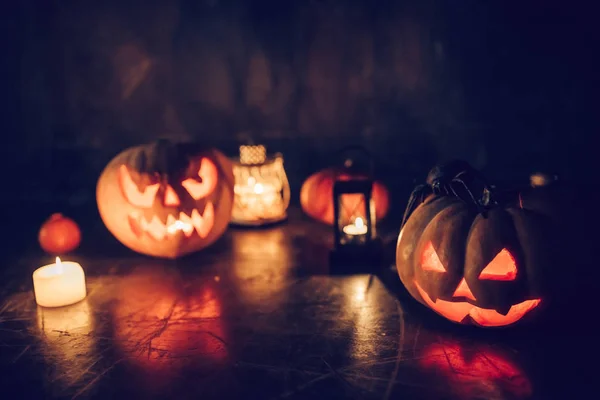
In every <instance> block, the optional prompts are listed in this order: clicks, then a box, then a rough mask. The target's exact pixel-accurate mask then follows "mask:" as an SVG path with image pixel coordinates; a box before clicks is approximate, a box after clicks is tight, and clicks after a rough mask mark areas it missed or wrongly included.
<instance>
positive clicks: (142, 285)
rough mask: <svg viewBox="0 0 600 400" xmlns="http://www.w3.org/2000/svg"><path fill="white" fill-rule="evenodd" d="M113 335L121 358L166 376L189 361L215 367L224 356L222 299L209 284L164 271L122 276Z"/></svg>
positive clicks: (145, 369) (164, 377)
mask: <svg viewBox="0 0 600 400" xmlns="http://www.w3.org/2000/svg"><path fill="white" fill-rule="evenodd" d="M119 295H120V298H119V302H118V304H117V306H116V308H115V314H114V317H115V323H114V325H115V338H116V341H117V343H118V345H119V348H120V349H121V351H122V352H123V353H124V355H125V357H126V359H127V360H128V361H129V362H131V363H132V364H134V365H137V366H139V367H141V368H142V369H143V371H145V372H147V373H151V374H152V375H153V377H157V378H158V379H159V380H160V379H161V378H163V379H167V378H168V376H167V375H169V374H176V373H177V370H180V369H181V368H182V367H185V365H187V364H188V363H194V364H195V365H197V364H202V363H206V364H207V365H212V366H214V365H215V364H218V363H220V362H222V361H224V360H226V358H227V356H228V352H227V343H226V338H225V329H224V326H223V323H222V320H221V300H220V298H219V297H218V296H217V294H216V291H215V290H214V289H213V288H212V287H209V286H208V284H203V283H198V284H197V285H194V284H193V283H189V282H185V279H183V278H181V277H179V276H177V275H176V274H175V273H169V272H167V271H164V270H162V271H157V270H147V271H146V272H144V273H143V274H142V275H135V276H129V277H125V278H123V280H122V282H121V285H120V288H119Z"/></svg>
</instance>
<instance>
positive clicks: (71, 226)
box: [38, 213, 81, 254]
mask: <svg viewBox="0 0 600 400" xmlns="http://www.w3.org/2000/svg"><path fill="white" fill-rule="evenodd" d="M38 240H39V242H40V246H42V249H44V251H46V252H48V253H50V254H63V253H68V252H69V251H73V250H75V249H76V248H77V247H78V246H79V243H80V242H81V231H80V230H79V226H78V225H77V223H76V222H75V221H73V220H72V219H70V218H67V217H65V216H63V215H62V214H60V213H56V214H52V215H51V216H50V218H48V219H47V220H46V222H44V223H43V224H42V228H41V229H40V233H39V235H38Z"/></svg>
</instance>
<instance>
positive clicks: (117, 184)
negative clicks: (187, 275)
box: [96, 144, 234, 259]
mask: <svg viewBox="0 0 600 400" xmlns="http://www.w3.org/2000/svg"><path fill="white" fill-rule="evenodd" d="M178 146H180V147H177V148H175V149H174V150H173V149H171V150H170V154H169V155H168V156H167V157H165V155H164V154H162V153H161V152H160V151H159V150H158V145H157V144H148V145H142V146H138V147H132V148H129V149H127V150H125V151H123V152H122V153H120V154H118V155H117V156H116V157H115V158H114V159H113V160H112V161H111V162H110V163H109V164H108V165H107V166H106V168H105V169H104V171H103V172H102V174H101V176H100V178H99V180H98V184H97V187H96V200H97V204H98V210H99V212H100V216H101V218H102V220H103V222H104V224H105V226H106V227H107V229H108V230H109V231H110V232H111V233H112V234H113V235H114V236H115V237H116V238H117V240H119V241H120V242H121V243H122V244H124V245H125V246H127V247H129V248H130V249H131V250H134V251H136V252H138V253H141V254H146V255H149V256H154V257H162V258H172V259H174V258H177V257H181V256H183V255H186V254H190V253H193V252H196V251H199V250H201V249H203V248H205V247H207V246H210V245H211V244H212V243H214V242H215V241H216V240H217V239H218V238H219V237H221V236H222V235H223V233H224V232H225V230H226V229H227V226H228V223H229V218H230V216H231V210H232V207H233V182H234V179H233V167H232V165H231V162H230V161H229V159H228V158H227V157H225V156H224V155H223V154H222V153H220V152H219V151H217V150H214V149H194V148H192V147H185V146H192V145H185V144H184V145H178ZM203 160H208V161H204V164H205V165H207V166H209V167H211V168H210V170H211V176H212V177H213V178H214V179H213V181H214V182H213V184H212V185H211V186H210V190H209V191H205V192H207V193H202V197H199V198H198V199H194V198H193V197H192V195H191V194H190V192H189V191H188V190H187V189H186V187H184V185H183V184H182V182H183V181H185V180H186V179H192V178H194V179H197V177H198V176H200V175H201V174H200V173H199V172H198V171H200V168H201V166H202V163H203ZM124 167H125V168H126V171H127V172H128V174H125V175H128V176H129V177H130V178H131V180H132V181H133V182H134V183H135V184H136V186H137V187H138V188H139V189H140V193H141V192H143V191H144V190H145V189H146V188H148V187H149V186H152V185H157V186H158V189H157V190H156V194H155V196H153V197H154V198H153V199H152V200H151V204H149V205H148V206H147V207H140V206H139V204H137V205H134V204H132V203H131V201H130V198H131V197H129V198H128V197H127V196H126V195H125V191H124V188H123V185H122V184H121V181H120V179H121V178H122V176H123V171H122V169H123V168H124ZM200 178H201V179H198V181H199V182H201V181H202V177H200ZM204 179H206V177H204ZM211 179H212V178H211ZM152 187H154V186H152ZM173 193H174V194H175V195H174V196H173ZM151 197H152V196H149V198H151ZM167 199H171V201H170V202H168V201H167ZM173 199H176V200H177V202H176V203H175V202H174V201H173ZM210 208H212V213H210V211H209V213H210V214H212V218H211V219H212V223H210V222H207V223H206V224H205V228H206V229H205V232H203V237H202V236H201V235H200V234H199V233H198V231H197V230H194V231H193V233H192V234H191V235H190V236H189V237H188V235H186V234H184V232H183V231H178V232H175V233H173V234H169V235H165V237H164V238H163V239H162V240H157V239H156V238H154V237H152V236H151V235H149V234H148V233H147V232H145V231H143V230H141V228H140V226H139V225H138V224H134V223H132V222H131V218H130V216H131V215H134V214H135V215H140V216H142V217H143V218H144V219H145V220H146V221H148V222H150V221H152V219H153V218H154V217H156V218H157V219H158V220H159V221H160V222H161V223H163V224H165V226H166V224H167V222H168V221H169V218H170V217H169V216H173V217H174V218H176V219H177V216H178V215H180V213H181V212H183V213H185V215H187V216H191V215H192V213H193V212H194V210H197V211H198V213H199V214H200V215H201V216H202V217H205V218H206V219H207V220H208V219H209V218H208V217H207V215H208V214H207V210H209V209H210ZM140 221H141V220H140Z"/></svg>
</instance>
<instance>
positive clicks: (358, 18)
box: [0, 0, 599, 236]
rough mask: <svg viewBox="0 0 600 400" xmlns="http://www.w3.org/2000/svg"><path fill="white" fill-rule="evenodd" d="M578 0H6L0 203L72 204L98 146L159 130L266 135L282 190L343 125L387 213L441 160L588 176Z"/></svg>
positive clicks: (524, 174) (585, 13)
mask: <svg viewBox="0 0 600 400" xmlns="http://www.w3.org/2000/svg"><path fill="white" fill-rule="evenodd" d="M585 3H590V4H591V3H593V2H581V4H580V3H578V2H576V1H569V2H566V1H562V2H550V1H520V2H512V1H475V0H461V1H441V0H440V1H436V0H413V1H396V2H393V1H373V0H371V1H327V0H322V1H317V0H302V1H292V0H288V1H282V0H277V1H271V0H255V1H244V0H230V1H225V0H172V1H166V0H164V1H158V0H157V1H122V0H119V1H116V0H105V1H82V0H77V1H74V0H60V1H58V0H44V1H41V0H23V1H19V2H10V3H7V4H6V5H3V6H2V7H3V11H2V13H1V14H2V17H1V18H2V26H3V30H4V31H5V33H4V34H3V41H4V42H5V44H6V49H5V50H4V52H3V56H2V75H3V77H4V78H7V79H6V83H7V85H6V87H5V89H4V90H2V110H3V114H5V117H3V118H2V126H1V129H2V133H3V135H2V140H3V143H2V146H0V149H1V150H0V151H1V159H2V165H1V167H2V169H3V171H4V185H3V187H4V188H5V190H3V195H2V198H3V199H2V202H3V203H4V206H3V207H2V208H3V210H4V211H5V212H6V213H7V214H10V215H7V216H8V217H9V218H11V217H12V218H18V219H20V220H22V219H23V218H27V219H31V220H33V221H36V222H41V219H43V218H45V217H47V215H48V212H51V211H63V212H65V213H67V214H77V213H78V212H79V211H77V210H79V209H89V210H91V209H93V208H94V207H95V201H94V191H95V184H96V179H97V177H98V175H99V173H100V172H101V170H102V168H103V167H104V165H105V164H106V163H107V162H108V161H109V160H110V158H111V157H113V156H114V155H115V154H116V153H117V152H119V151H120V150H122V149H124V148H126V147H128V146H131V145H135V144H138V143H143V142H147V141H150V140H153V139H155V138H158V137H163V136H169V137H173V138H176V139H183V140H188V139H192V140H202V141H205V142H207V143H210V144H212V145H215V146H218V147H219V148H221V149H222V150H224V151H225V152H226V153H227V154H229V155H232V156H233V155H235V154H236V151H237V146H238V145H239V144H241V143H245V142H248V141H254V142H256V143H264V144H266V145H267V146H268V149H269V150H270V151H281V152H283V154H284V157H285V160H286V169H287V172H288V175H289V178H290V182H291V185H292V190H293V197H292V201H294V202H297V201H298V195H299V187H300V185H301V183H302V180H303V179H305V178H306V177H307V176H308V175H309V174H310V173H312V172H314V171H315V170H316V169H317V168H320V167H322V166H327V165H329V164H331V163H332V160H331V155H332V154H333V153H335V151H337V150H338V149H340V148H341V147H343V146H344V145H347V144H361V145H364V146H365V147H366V148H368V149H369V150H370V151H371V152H372V153H373V154H374V155H375V156H376V162H377V165H376V167H377V168H376V170H377V174H378V176H379V177H380V178H381V179H382V180H383V181H384V182H386V183H387V184H388V185H390V187H391V188H392V211H393V212H396V213H400V214H401V212H402V210H403V208H404V206H405V204H406V198H407V197H408V194H409V192H410V189H411V188H412V186H413V185H414V184H415V182H420V181H422V180H423V179H424V177H425V175H426V173H427V171H428V169H429V168H430V167H431V166H432V165H433V164H434V163H435V162H437V161H439V160H442V159H448V158H454V157H459V158H464V159H466V160H468V161H470V162H471V163H472V164H473V165H474V166H476V167H478V168H480V169H482V170H483V171H484V172H485V174H486V175H488V176H489V177H490V178H491V179H492V180H495V181H502V182H504V181H506V182H523V181H524V182H526V181H527V178H528V175H529V174H530V173H531V172H533V171H536V170H544V171H548V172H552V173H558V174H560V176H561V177H563V178H564V179H568V180H573V181H576V182H579V183H584V184H586V183H587V182H590V181H595V180H597V167H596V158H597V147H596V146H594V144H593V142H594V141H593V137H594V134H595V133H596V132H597V129H596V127H597V121H596V114H597V112H596V108H597V107H598V102H597V87H598V63H597V62H596V58H597V51H596V47H597V43H598V39H599V37H598V31H597V29H595V25H597V24H596V21H595V19H596V17H595V15H596V13H595V12H594V10H593V9H592V7H591V6H587V7H585V6H583V5H582V4H585ZM40 204H44V205H43V206H41V205H40ZM33 205H35V206H33ZM21 209H23V210H26V211H25V212H22V213H21V212H20V211H18V210H21ZM397 222H399V221H397ZM37 226H39V225H36V227H37ZM36 229H37V228H36ZM13 233H14V232H12V231H7V232H5V233H4V234H6V235H11V236H12V235H13Z"/></svg>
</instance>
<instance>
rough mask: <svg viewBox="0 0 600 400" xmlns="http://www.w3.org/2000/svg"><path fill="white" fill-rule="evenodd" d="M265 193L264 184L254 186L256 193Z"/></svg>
mask: <svg viewBox="0 0 600 400" xmlns="http://www.w3.org/2000/svg"><path fill="white" fill-rule="evenodd" d="M264 191H265V188H264V187H263V185H262V184H260V183H257V184H256V185H254V193H256V194H261V193H262V192H264Z"/></svg>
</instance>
